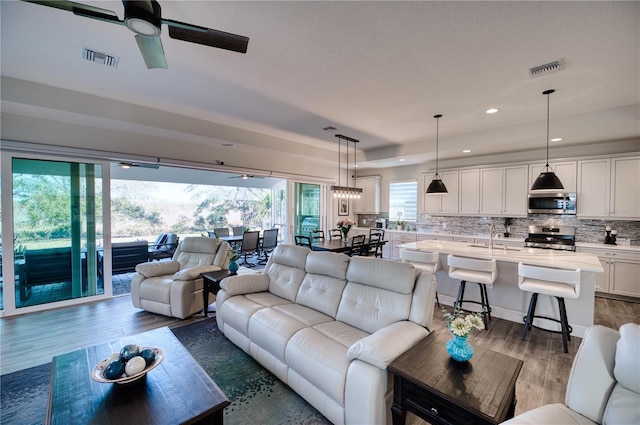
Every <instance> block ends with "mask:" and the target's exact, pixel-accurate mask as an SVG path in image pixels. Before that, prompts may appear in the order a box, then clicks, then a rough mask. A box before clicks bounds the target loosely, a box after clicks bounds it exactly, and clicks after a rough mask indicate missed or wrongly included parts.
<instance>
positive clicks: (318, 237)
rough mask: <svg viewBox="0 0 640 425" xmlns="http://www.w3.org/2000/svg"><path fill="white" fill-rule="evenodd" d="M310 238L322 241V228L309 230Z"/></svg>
mask: <svg viewBox="0 0 640 425" xmlns="http://www.w3.org/2000/svg"><path fill="white" fill-rule="evenodd" d="M311 240H312V241H320V242H324V230H313V231H312V232H311Z"/></svg>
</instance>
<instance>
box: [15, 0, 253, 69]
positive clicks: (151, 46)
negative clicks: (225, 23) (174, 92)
mask: <svg viewBox="0 0 640 425" xmlns="http://www.w3.org/2000/svg"><path fill="white" fill-rule="evenodd" d="M22 1H25V2H27V3H35V4H39V5H42V6H49V7H53V8H55V9H61V10H66V11H68V12H72V13H73V14H74V15H78V16H82V17H84V18H91V19H96V20H99V21H102V22H109V23H112V24H118V25H124V26H126V27H127V28H129V29H130V30H131V31H132V32H134V33H135V34H136V36H135V38H136V42H137V44H138V48H139V49H140V53H141V54H142V57H143V59H144V62H145V64H146V66H147V68H149V69H153V68H165V69H166V68H168V65H167V59H166V57H165V55H164V48H163V47H162V40H161V39H160V34H161V25H162V24H165V25H167V26H168V27H169V37H170V38H173V39H176V40H182V41H188V42H190V43H196V44H202V45H204V46H209V47H215V48H219V49H225V50H230V51H233V52H238V53H246V52H247V46H248V45H249V38H248V37H245V36H242V35H238V34H232V33H228V32H224V31H219V30H214V29H210V28H206V27H201V26H199V25H193V24H188V23H185V22H179V21H174V20H171V19H163V18H162V8H161V7H160V3H158V2H157V1H155V0H139V1H129V0H122V3H123V5H124V20H122V21H121V20H120V19H118V15H117V14H116V13H115V12H113V11H112V10H107V9H102V8H99V7H95V6H90V5H86V4H81V3H76V2H72V1H67V0H56V1H46V0H22Z"/></svg>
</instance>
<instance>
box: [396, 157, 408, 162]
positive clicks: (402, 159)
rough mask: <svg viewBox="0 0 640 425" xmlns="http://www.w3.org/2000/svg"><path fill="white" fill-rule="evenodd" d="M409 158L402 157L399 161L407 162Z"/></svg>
mask: <svg viewBox="0 0 640 425" xmlns="http://www.w3.org/2000/svg"><path fill="white" fill-rule="evenodd" d="M406 160H407V159H406V158H400V159H398V162H405V161H406Z"/></svg>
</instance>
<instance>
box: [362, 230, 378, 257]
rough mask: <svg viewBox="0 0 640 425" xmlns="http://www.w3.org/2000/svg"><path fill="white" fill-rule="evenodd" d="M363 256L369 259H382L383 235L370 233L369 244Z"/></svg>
mask: <svg viewBox="0 0 640 425" xmlns="http://www.w3.org/2000/svg"><path fill="white" fill-rule="evenodd" d="M363 255H366V256H367V257H378V258H382V235H381V234H380V233H370V234H369V243H368V244H367V246H366V249H365V250H364V253H363Z"/></svg>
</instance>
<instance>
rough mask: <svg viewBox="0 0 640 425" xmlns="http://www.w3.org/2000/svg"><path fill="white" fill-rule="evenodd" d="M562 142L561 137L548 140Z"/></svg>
mask: <svg viewBox="0 0 640 425" xmlns="http://www.w3.org/2000/svg"><path fill="white" fill-rule="evenodd" d="M561 141H562V137H554V138H553V139H551V140H550V142H561Z"/></svg>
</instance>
